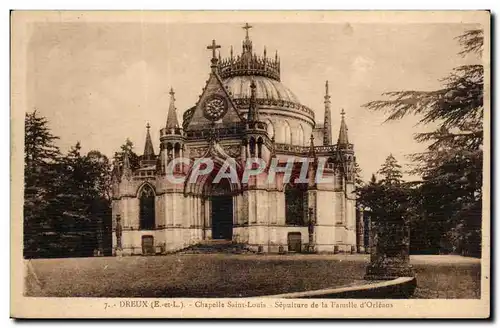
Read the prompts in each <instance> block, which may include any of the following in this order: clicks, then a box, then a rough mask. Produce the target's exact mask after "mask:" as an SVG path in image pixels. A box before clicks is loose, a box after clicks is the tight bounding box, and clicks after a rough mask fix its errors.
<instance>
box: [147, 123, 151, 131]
mask: <svg viewBox="0 0 500 328" xmlns="http://www.w3.org/2000/svg"><path fill="white" fill-rule="evenodd" d="M150 127H151V125H149V122H148V123H147V124H146V129H148V130H149V128H150Z"/></svg>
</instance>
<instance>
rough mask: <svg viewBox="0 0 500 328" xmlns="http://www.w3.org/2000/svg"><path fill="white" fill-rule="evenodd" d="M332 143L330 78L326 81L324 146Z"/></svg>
mask: <svg viewBox="0 0 500 328" xmlns="http://www.w3.org/2000/svg"><path fill="white" fill-rule="evenodd" d="M331 143H332V114H331V112H330V93H329V90H328V80H327V81H326V83H325V119H324V126H323V146H329V145H331Z"/></svg>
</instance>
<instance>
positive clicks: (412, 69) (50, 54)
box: [26, 22, 475, 179]
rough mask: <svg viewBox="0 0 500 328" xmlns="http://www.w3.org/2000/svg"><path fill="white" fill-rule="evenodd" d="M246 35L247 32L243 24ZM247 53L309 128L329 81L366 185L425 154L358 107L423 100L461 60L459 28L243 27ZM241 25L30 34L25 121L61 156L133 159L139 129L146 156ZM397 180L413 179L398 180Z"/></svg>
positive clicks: (94, 27)
mask: <svg viewBox="0 0 500 328" xmlns="http://www.w3.org/2000/svg"><path fill="white" fill-rule="evenodd" d="M249 23H250V24H252V22H249ZM253 25H254V27H253V28H252V29H251V30H250V38H251V39H252V41H253V48H254V51H256V52H257V53H258V54H262V51H263V48H264V46H266V47H267V53H268V56H269V55H274V52H275V51H276V50H278V54H279V56H280V58H281V81H282V83H284V84H285V85H286V86H287V87H288V88H290V89H291V90H292V91H293V92H294V93H295V94H296V95H297V97H298V98H299V99H300V100H301V102H302V104H304V105H306V106H308V107H309V108H311V109H312V110H313V111H314V112H315V115H316V121H317V122H320V123H321V122H322V121H323V115H324V105H323V97H324V84H325V81H326V80H328V81H329V85H330V95H331V101H332V104H331V108H332V121H333V123H332V124H333V130H332V131H333V139H334V140H336V139H337V136H338V129H339V122H340V111H341V109H342V108H344V110H345V112H346V122H347V125H348V127H349V139H350V141H351V143H353V144H354V149H355V151H356V158H357V161H358V163H359V165H360V167H361V169H362V174H363V178H365V179H369V177H370V176H371V174H372V173H374V172H376V171H377V170H378V169H379V168H380V165H381V164H382V163H383V162H384V159H385V158H386V157H387V156H388V155H389V154H390V153H392V154H393V155H394V156H395V157H396V158H397V159H398V160H399V161H400V162H401V163H402V164H408V163H410V162H409V161H408V159H407V158H406V157H405V156H406V155H408V154H411V153H415V152H419V151H423V150H424V149H425V145H422V144H418V143H416V142H415V141H414V140H413V134H414V133H417V132H422V131H425V130H428V129H430V127H428V126H420V125H419V126H416V124H417V122H418V118H416V117H408V118H405V119H403V120H401V121H397V122H390V123H384V121H385V117H386V114H384V113H381V112H375V113H374V112H370V111H368V109H366V108H365V107H363V104H365V103H367V102H369V101H372V100H378V99H384V98H383V96H381V94H382V93H384V92H388V91H397V90H412V89H413V90H435V89H437V88H439V87H440V85H441V83H440V81H439V79H440V78H443V77H445V76H446V75H447V74H448V73H449V72H450V71H451V70H452V69H453V67H456V66H459V65H462V64H466V63H471V62H473V61H474V60H475V59H474V58H462V57H460V56H458V55H457V53H458V52H459V51H460V48H459V45H458V43H457V41H456V40H455V39H454V38H455V37H456V36H458V35H460V34H461V33H463V32H464V31H465V30H467V29H470V28H472V27H473V26H471V25H464V24H452V23H441V24H401V23H399V24H394V23H393V24H391V23H376V24H375V23H365V24H356V23H354V22H353V23H337V24H334V23H317V24H314V23H313V24H311V23H308V24H304V23H293V24H289V23H274V24H270V23H261V24H253ZM241 26H242V24H220V23H218V24H215V23H214V24H210V23H203V24H197V23H191V24H187V23H144V22H142V23H141V22H135V23H134V22H92V23H73V22H72V23H58V22H45V23H44V22H37V23H33V26H32V28H31V29H30V31H31V35H30V38H29V41H28V46H27V65H28V66H27V70H26V74H27V76H26V81H27V95H26V96H27V108H26V110H27V111H32V110H34V109H37V110H38V111H39V112H40V114H41V115H43V116H45V117H47V119H48V121H49V122H50V128H51V129H52V132H53V133H54V134H55V135H57V136H59V137H60V138H61V139H60V140H59V146H60V147H61V150H62V151H63V152H66V151H67V150H69V148H70V147H71V146H72V145H74V144H75V143H76V142H78V141H80V142H81V145H82V150H83V151H85V152H87V151H90V150H93V149H97V150H99V151H101V152H103V153H104V154H106V155H107V156H112V154H113V153H114V152H115V151H116V150H118V149H119V147H120V145H121V144H123V143H124V141H125V139H126V138H130V139H131V140H132V141H133V142H134V144H135V146H136V152H137V153H142V151H143V149H144V141H145V134H146V124H147V123H148V122H149V123H150V124H151V135H152V139H153V144H154V146H155V151H156V152H158V150H159V130H160V129H161V128H162V127H163V126H164V125H165V122H166V118H167V110H168V106H169V94H168V92H169V90H170V87H173V88H174V91H175V92H176V95H175V98H176V107H177V110H178V115H179V119H180V120H181V119H182V113H183V112H184V111H185V110H186V109H188V108H190V107H192V106H194V105H195V104H196V101H197V100H198V97H199V96H200V94H201V92H202V88H203V87H204V85H205V82H206V80H207V79H208V76H209V73H210V57H211V52H210V51H209V50H207V49H206V47H207V45H209V44H210V43H211V41H212V39H215V40H216V41H217V43H218V44H220V45H221V46H222V48H221V56H222V57H226V56H228V55H229V49H230V46H231V45H233V47H234V51H235V54H238V53H239V52H240V51H241V41H242V40H243V38H244V33H245V32H244V30H243V29H242V28H241ZM406 177H407V178H413V177H411V176H409V175H406Z"/></svg>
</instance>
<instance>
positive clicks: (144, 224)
mask: <svg viewBox="0 0 500 328" xmlns="http://www.w3.org/2000/svg"><path fill="white" fill-rule="evenodd" d="M139 228H140V229H141V230H152V229H154V228H155V193H154V190H153V188H152V187H151V186H150V185H144V187H143V188H142V189H141V191H140V192H139Z"/></svg>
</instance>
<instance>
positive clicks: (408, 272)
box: [365, 264, 415, 280]
mask: <svg viewBox="0 0 500 328" xmlns="http://www.w3.org/2000/svg"><path fill="white" fill-rule="evenodd" d="M399 277H415V270H413V267H412V266H411V265H409V264H407V265H405V264H399V265H397V264H396V265H395V264H392V265H378V264H377V265H373V264H370V265H369V266H368V267H367V268H366V275H365V280H392V279H396V278H399Z"/></svg>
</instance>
